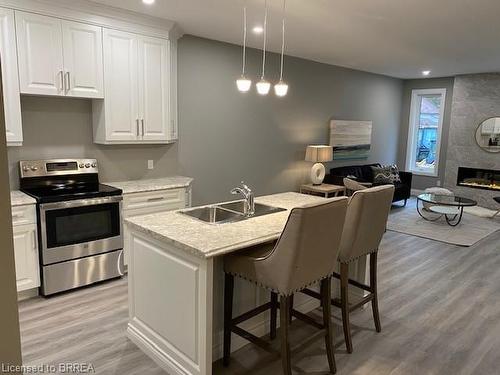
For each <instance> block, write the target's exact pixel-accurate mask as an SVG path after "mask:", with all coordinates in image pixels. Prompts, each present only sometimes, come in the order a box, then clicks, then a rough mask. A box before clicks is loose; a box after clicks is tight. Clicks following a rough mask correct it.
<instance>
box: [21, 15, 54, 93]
mask: <svg viewBox="0 0 500 375" xmlns="http://www.w3.org/2000/svg"><path fill="white" fill-rule="evenodd" d="M16 29H17V47H18V54H19V84H20V87H21V93H23V94H39V95H64V82H63V80H64V67H63V50H62V31H61V20H59V19H57V18H53V17H46V16H41V15H38V14H32V13H25V12H16Z"/></svg>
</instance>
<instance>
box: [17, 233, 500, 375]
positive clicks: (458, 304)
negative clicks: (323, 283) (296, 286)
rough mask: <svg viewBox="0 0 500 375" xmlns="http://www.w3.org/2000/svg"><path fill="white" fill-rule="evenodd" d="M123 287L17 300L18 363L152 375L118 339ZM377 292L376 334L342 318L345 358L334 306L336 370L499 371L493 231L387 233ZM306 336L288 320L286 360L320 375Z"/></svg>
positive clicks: (268, 358) (238, 363)
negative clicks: (434, 235)
mask: <svg viewBox="0 0 500 375" xmlns="http://www.w3.org/2000/svg"><path fill="white" fill-rule="evenodd" d="M126 287H127V286H126V280H118V281H111V282H107V283H104V284H100V285H98V286H95V287H92V288H86V289H82V290H80V291H77V292H73V293H67V294H63V295H60V296H57V297H53V298H50V299H42V298H36V299H32V300H28V301H24V302H21V303H20V308H19V309H20V321H21V334H22V347H23V358H24V362H25V364H46V363H52V364H58V363H60V362H85V363H92V364H93V366H94V367H95V370H96V373H97V374H120V375H127V374H162V373H163V372H162V371H161V370H160V369H159V368H158V366H156V365H155V363H154V362H153V361H152V360H150V359H149V358H148V357H147V356H146V355H144V354H142V352H141V351H140V350H139V349H137V348H136V347H135V346H134V344H132V343H131V342H130V341H129V340H128V339H127V338H126V337H125V328H126V322H127V303H126V302H127V290H126ZM379 295H380V297H379V298H380V313H381V319H382V332H381V333H379V334H377V333H376V332H375V329H374V326H373V321H372V318H371V309H370V308H368V309H365V310H362V311H359V312H356V313H354V314H352V318H351V324H353V345H354V352H353V353H352V354H347V353H346V351H345V346H344V345H343V336H342V333H341V330H340V325H339V323H340V321H339V319H338V317H339V311H338V310H337V309H335V308H334V320H335V323H336V335H335V339H336V352H335V356H336V360H337V368H338V372H337V373H338V374H356V375H361V374H370V375H378V374H394V375H395V374H405V375H407V374H418V375H423V374H436V375H437V374H439V375H444V374H453V375H455V374H471V375H472V374H474V375H484V374H499V373H500V232H497V233H496V234H494V235H492V236H490V237H488V238H487V239H485V240H483V241H481V242H479V243H478V244H476V245H475V246H474V247H469V248H466V247H456V246H451V245H447V244H444V243H440V242H436V241H431V240H426V239H422V238H418V237H412V236H408V235H405V234H400V233H395V232H387V233H386V235H385V237H384V240H383V244H382V246H381V250H380V253H379ZM312 315H314V316H317V317H318V318H320V316H321V315H320V314H319V313H318V312H314V313H313V314H312ZM314 332H315V331H314V328H309V327H306V326H304V325H303V324H302V323H300V322H296V321H294V323H293V324H292V335H291V340H292V345H294V344H295V345H297V344H301V343H302V344H301V345H300V346H301V347H300V350H299V351H298V352H296V353H294V354H293V355H292V363H293V370H294V372H295V373H300V374H324V373H327V369H328V363H327V359H326V355H325V350H324V340H323V339H322V338H321V337H317V338H315V339H314V338H313V339H311V337H312V334H313V333H314ZM276 345H279V341H278V340H276ZM280 365H281V363H280V360H279V357H278V356H273V355H269V354H267V353H266V352H263V351H261V350H259V349H258V348H256V347H255V346H253V345H247V346H246V347H244V348H242V349H240V350H239V351H238V352H236V353H234V354H233V356H232V363H231V365H230V367H229V368H226V369H224V368H223V367H222V366H221V364H220V363H216V364H214V374H224V375H229V374H252V375H263V374H273V375H274V374H279V373H280V369H281V368H280Z"/></svg>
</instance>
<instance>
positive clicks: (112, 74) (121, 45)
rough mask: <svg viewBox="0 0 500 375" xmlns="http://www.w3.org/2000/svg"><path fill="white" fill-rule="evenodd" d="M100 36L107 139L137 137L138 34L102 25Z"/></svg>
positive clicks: (129, 139)
mask: <svg viewBox="0 0 500 375" xmlns="http://www.w3.org/2000/svg"><path fill="white" fill-rule="evenodd" d="M103 40H104V45H103V47H104V106H105V127H106V129H105V132H106V141H108V142H109V141H132V140H137V139H138V136H139V125H140V124H139V111H138V88H137V72H138V66H137V36H136V35H134V34H130V33H126V32H121V31H115V30H109V29H104V31H103Z"/></svg>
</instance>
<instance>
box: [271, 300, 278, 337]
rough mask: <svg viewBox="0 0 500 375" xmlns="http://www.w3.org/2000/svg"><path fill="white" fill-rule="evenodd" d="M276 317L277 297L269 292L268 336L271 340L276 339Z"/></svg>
mask: <svg viewBox="0 0 500 375" xmlns="http://www.w3.org/2000/svg"><path fill="white" fill-rule="evenodd" d="M277 315H278V295H277V294H276V293H274V292H271V322H270V327H271V329H270V331H271V332H270V334H269V336H270V337H271V340H274V339H275V338H276V320H277Z"/></svg>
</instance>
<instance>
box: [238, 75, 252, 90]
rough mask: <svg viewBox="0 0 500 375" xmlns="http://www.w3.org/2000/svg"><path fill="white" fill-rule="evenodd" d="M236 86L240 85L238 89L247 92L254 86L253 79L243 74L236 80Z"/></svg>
mask: <svg viewBox="0 0 500 375" xmlns="http://www.w3.org/2000/svg"><path fill="white" fill-rule="evenodd" d="M236 86H237V87H238V91H241V92H247V91H248V90H250V87H251V86H252V81H251V80H249V79H248V78H246V77H245V76H241V77H240V78H238V79H237V80H236Z"/></svg>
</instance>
